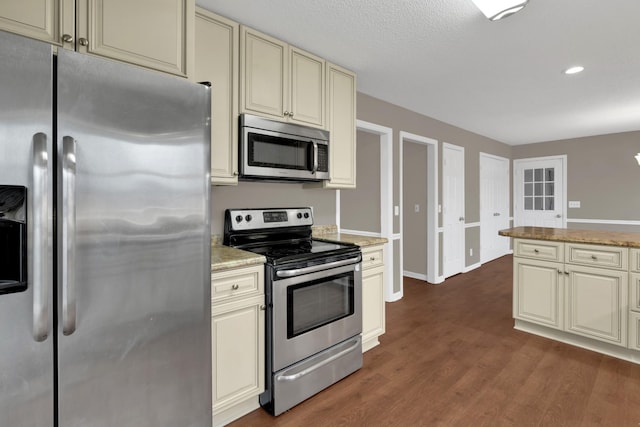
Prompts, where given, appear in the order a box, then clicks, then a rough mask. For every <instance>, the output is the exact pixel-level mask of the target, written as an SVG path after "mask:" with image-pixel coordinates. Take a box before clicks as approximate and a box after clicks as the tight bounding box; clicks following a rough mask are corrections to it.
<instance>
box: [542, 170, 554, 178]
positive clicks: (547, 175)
mask: <svg viewBox="0 0 640 427" xmlns="http://www.w3.org/2000/svg"><path fill="white" fill-rule="evenodd" d="M544 179H545V181H553V168H546V169H545V170H544Z"/></svg>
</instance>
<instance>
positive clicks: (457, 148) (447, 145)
mask: <svg viewBox="0 0 640 427" xmlns="http://www.w3.org/2000/svg"><path fill="white" fill-rule="evenodd" d="M446 148H449V149H452V150H455V151H459V152H461V153H462V169H461V170H460V182H461V183H462V192H461V194H462V215H463V216H462V217H461V218H462V219H461V221H460V222H462V238H461V241H460V244H461V246H462V247H461V248H460V249H461V250H462V254H461V257H460V259H461V264H460V270H459V271H456V272H455V273H452V274H449V275H448V276H447V275H446V274H445V262H444V256H445V255H446V253H445V240H446V238H447V236H446V230H445V216H444V210H445V206H444V197H445V194H444V188H443V189H442V210H443V214H442V276H443V277H445V279H446V278H447V277H451V276H453V275H455V274H458V273H464V272H465V267H466V266H465V259H466V219H465V217H464V215H465V214H466V206H465V197H464V194H465V182H464V180H465V152H464V151H465V150H464V147H462V146H460V145H455V144H450V143H448V142H443V143H442V174H443V176H442V182H443V185H444V170H445V167H444V152H445V149H446Z"/></svg>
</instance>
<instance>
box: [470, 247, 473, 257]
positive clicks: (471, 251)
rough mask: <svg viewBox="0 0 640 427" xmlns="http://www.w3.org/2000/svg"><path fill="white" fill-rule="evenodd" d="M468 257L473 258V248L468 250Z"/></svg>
mask: <svg viewBox="0 0 640 427" xmlns="http://www.w3.org/2000/svg"><path fill="white" fill-rule="evenodd" d="M469 256H473V248H470V249H469Z"/></svg>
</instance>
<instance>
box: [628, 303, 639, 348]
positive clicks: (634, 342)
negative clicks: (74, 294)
mask: <svg viewBox="0 0 640 427" xmlns="http://www.w3.org/2000/svg"><path fill="white" fill-rule="evenodd" d="M629 348H630V349H631V350H638V351H640V313H636V312H634V311H631V312H629Z"/></svg>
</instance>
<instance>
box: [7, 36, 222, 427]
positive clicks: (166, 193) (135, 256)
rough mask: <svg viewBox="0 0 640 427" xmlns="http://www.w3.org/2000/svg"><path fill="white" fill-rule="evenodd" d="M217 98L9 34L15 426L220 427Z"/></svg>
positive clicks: (11, 425)
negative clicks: (213, 241) (213, 153)
mask: <svg viewBox="0 0 640 427" xmlns="http://www.w3.org/2000/svg"><path fill="white" fill-rule="evenodd" d="M209 92H210V89H209V88H207V87H205V86H203V85H199V84H196V83H191V82H188V81H186V80H184V79H180V78H178V77H172V76H168V75H164V74H161V73H158V72H154V71H149V70H144V69H141V68H138V67H134V66H130V65H127V64H123V63H117V62H115V61H109V60H104V59H100V58H96V57H92V56H89V55H84V54H79V53H75V52H70V51H67V50H64V49H59V50H58V53H57V55H54V54H53V52H52V47H51V46H50V45H48V44H45V43H41V42H37V41H34V40H30V39H26V38H22V37H19V36H15V35H12V34H8V33H4V32H1V31H0V426H2V427H40V426H59V427H80V426H82V427H93V426H96V427H100V426H105V427H107V426H108V427H115V426H118V427H125V426H131V427H134V426H135V427H144V426H149V427H150V426H153V427H159V426H167V427H169V426H170V427H187V426H210V425H211V385H210V384H211V338H210V336H211V335H210V328H211V327H210V322H211V318H210V304H211V298H210V218H209V208H210V206H209V194H210V193H209V170H210V168H209V162H210V160H209V159H210V153H209V150H210V144H209V134H210V133H209V126H210V111H209V105H210V104H209V96H210V93H209Z"/></svg>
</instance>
